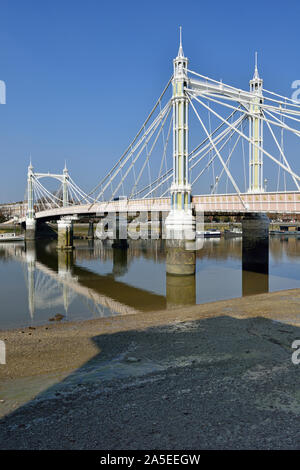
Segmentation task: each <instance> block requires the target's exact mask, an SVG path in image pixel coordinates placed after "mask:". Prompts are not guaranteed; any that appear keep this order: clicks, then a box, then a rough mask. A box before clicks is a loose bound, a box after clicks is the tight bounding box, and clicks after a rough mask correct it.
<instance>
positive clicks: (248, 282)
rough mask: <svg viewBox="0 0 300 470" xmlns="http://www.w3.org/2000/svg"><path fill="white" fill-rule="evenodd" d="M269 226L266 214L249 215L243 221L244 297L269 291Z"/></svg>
mask: <svg viewBox="0 0 300 470" xmlns="http://www.w3.org/2000/svg"><path fill="white" fill-rule="evenodd" d="M269 224H270V221H269V219H268V217H267V215H266V214H259V213H249V214H246V215H245V217H244V218H243V220H242V230H243V235H242V236H243V238H242V245H243V248H242V269H243V274H242V278H243V283H242V286H243V287H242V290H243V295H251V294H259V293H264V292H268V290H269V276H268V275H269Z"/></svg>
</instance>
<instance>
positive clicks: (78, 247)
mask: <svg viewBox="0 0 300 470" xmlns="http://www.w3.org/2000/svg"><path fill="white" fill-rule="evenodd" d="M74 245H75V249H74V251H73V253H58V252H57V250H56V243H55V242H54V241H43V242H31V243H27V244H26V245H25V244H24V243H22V242H20V243H2V244H1V245H0V279H1V283H0V298H1V307H0V329H9V328H18V327H26V326H31V325H40V324H45V323H47V322H49V321H51V319H52V321H53V318H56V319H60V320H61V321H68V320H69V321H70V320H71V321H76V320H84V319H91V318H99V317H111V316H115V315H128V314H136V313H138V312H140V311H143V312H151V311H154V310H156V311H157V310H163V309H168V308H174V307H178V306H180V305H189V304H190V305H192V304H195V303H197V304H200V303H205V302H212V301H216V300H222V299H229V298H233V297H241V296H242V295H251V294H256V293H262V292H272V291H277V290H282V289H291V288H299V287H300V239H298V238H297V237H295V236H290V237H271V238H270V246H269V268H268V270H267V271H268V272H265V273H264V274H262V273H255V272H254V273H253V272H250V273H249V272H245V271H244V272H243V270H242V239H241V238H235V239H224V238H221V239H205V240H204V244H203V247H202V249H200V250H198V251H197V254H196V257H197V259H196V275H195V276H170V275H167V274H166V246H165V242H164V241H163V240H152V241H150V240H147V241H144V240H137V241H130V243H129V248H128V249H127V250H121V249H116V248H113V247H112V245H111V243H110V242H102V241H100V240H95V241H88V240H75V242H74Z"/></svg>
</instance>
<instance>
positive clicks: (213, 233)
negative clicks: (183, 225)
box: [196, 229, 221, 238]
mask: <svg viewBox="0 0 300 470" xmlns="http://www.w3.org/2000/svg"><path fill="white" fill-rule="evenodd" d="M196 237H197V238H201V237H204V238H220V237H221V232H220V230H215V229H212V230H205V231H204V232H200V231H197V232H196Z"/></svg>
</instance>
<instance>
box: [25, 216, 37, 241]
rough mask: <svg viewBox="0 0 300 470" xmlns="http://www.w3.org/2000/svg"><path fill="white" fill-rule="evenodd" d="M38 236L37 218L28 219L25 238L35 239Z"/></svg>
mask: <svg viewBox="0 0 300 470" xmlns="http://www.w3.org/2000/svg"><path fill="white" fill-rule="evenodd" d="M35 238H36V220H35V219H29V218H27V219H26V230H25V239H26V240H35Z"/></svg>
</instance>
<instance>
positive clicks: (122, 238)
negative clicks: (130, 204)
mask: <svg viewBox="0 0 300 470" xmlns="http://www.w3.org/2000/svg"><path fill="white" fill-rule="evenodd" d="M126 220H127V214H126V215H125V213H122V214H119V213H117V214H116V222H115V223H116V228H115V238H114V241H113V244H112V247H113V248H120V249H127V248H128V246H129V245H128V241H127V225H126V224H125V223H124V222H125V221H126Z"/></svg>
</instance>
